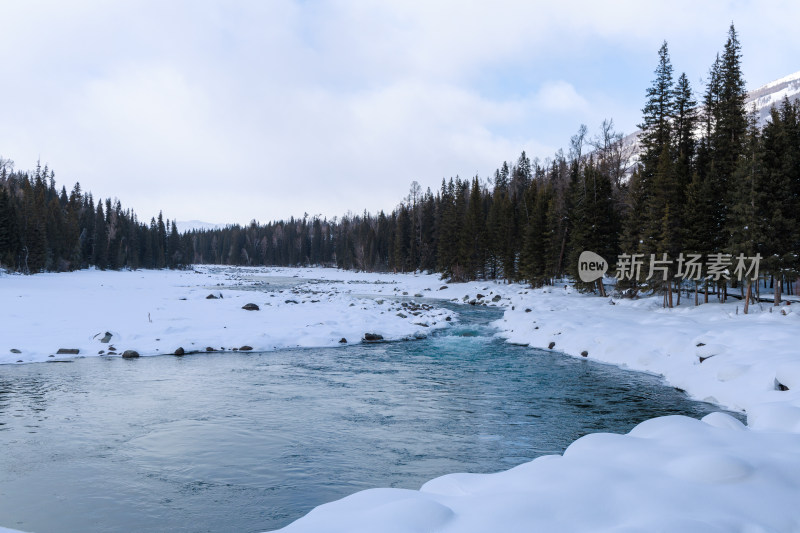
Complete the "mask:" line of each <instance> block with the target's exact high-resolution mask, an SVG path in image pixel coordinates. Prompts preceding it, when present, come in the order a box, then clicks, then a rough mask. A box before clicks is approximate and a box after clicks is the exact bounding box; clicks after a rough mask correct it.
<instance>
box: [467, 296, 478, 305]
mask: <svg viewBox="0 0 800 533" xmlns="http://www.w3.org/2000/svg"><path fill="white" fill-rule="evenodd" d="M477 303H478V301H477V300H475V299H474V298H473V299H472V300H470V301H469V305H475V304H477Z"/></svg>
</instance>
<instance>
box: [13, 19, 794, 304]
mask: <svg viewBox="0 0 800 533" xmlns="http://www.w3.org/2000/svg"><path fill="white" fill-rule="evenodd" d="M695 94H696V93H695V91H694V90H693V88H692V87H691V85H690V83H689V80H688V77H687V76H686V74H681V75H680V76H678V77H677V79H675V78H674V76H673V67H672V64H671V60H670V56H669V49H668V45H667V43H666V42H665V43H664V44H663V45H662V46H661V48H660V49H659V51H658V62H657V67H656V69H655V77H654V80H653V82H652V84H651V86H650V87H648V88H647V91H646V98H645V105H644V108H643V109H642V123H641V124H640V125H639V127H640V129H641V133H640V135H639V137H638V146H631V145H630V144H629V143H625V142H624V140H623V136H622V134H621V133H619V132H616V131H615V130H614V125H613V121H611V120H607V121H604V122H603V124H602V125H601V126H600V128H599V130H598V132H597V133H595V134H592V135H590V134H589V133H588V130H587V128H586V127H585V126H581V127H580V128H579V129H578V131H577V133H576V134H575V135H574V136H573V137H572V138H571V139H570V143H569V148H568V150H567V152H566V153H565V152H564V151H563V150H559V151H558V152H557V153H556V154H555V155H554V156H552V157H549V158H546V159H545V160H540V159H538V158H534V159H533V160H531V159H530V158H529V157H528V155H527V154H526V153H525V152H522V154H521V155H520V156H519V158H518V159H517V160H516V161H514V162H504V163H502V165H500V167H499V168H498V169H497V170H495V171H494V173H493V174H492V175H491V176H488V177H486V178H481V177H479V176H475V177H473V178H471V179H462V178H460V177H458V176H456V177H454V178H450V179H447V180H444V179H443V180H442V182H441V185H440V186H439V187H438V188H437V189H436V190H435V191H432V190H431V189H430V188H428V189H427V190H425V191H424V192H423V191H422V189H421V187H420V186H419V184H418V183H416V182H414V183H412V186H411V189H410V191H409V194H408V196H407V197H406V198H404V199H403V200H402V201H401V202H400V203H399V205H398V206H397V207H396V208H395V209H394V210H393V211H392V212H390V213H385V212H383V211H380V212H378V213H377V214H371V213H368V212H364V213H362V214H347V215H345V216H342V217H340V218H339V217H336V218H333V219H327V218H324V217H319V216H314V217H309V216H307V215H306V216H303V217H302V218H290V219H289V220H279V221H273V222H269V223H266V224H259V223H256V222H255V221H253V222H251V223H250V224H249V225H246V226H239V225H231V226H228V227H226V228H222V229H213V230H194V231H189V232H187V233H184V234H183V235H178V233H177V229H176V227H175V225H174V223H173V224H172V225H170V224H169V222H167V225H166V226H164V224H163V222H162V220H161V216H159V219H158V221H157V222H156V221H155V220H151V222H150V225H146V224H141V223H139V222H137V221H136V217H135V215H134V214H133V213H131V212H130V211H122V210H121V208H120V207H119V202H116V203H114V204H112V203H111V202H110V201H108V200H107V201H106V202H105V209H103V203H102V202H99V203H98V205H97V206H93V205H92V203H91V195H88V194H80V191H79V189H78V191H77V192H76V191H73V193H72V194H70V195H66V191H64V190H63V189H62V192H61V194H55V189H54V187H53V186H52V173H51V176H50V178H49V179H50V181H51V183H49V184H48V183H47V180H48V177H47V171H46V170H45V171H44V172H43V173H42V172H40V171H39V169H37V171H36V173H34V176H33V177H27V176H26V177H23V175H21V174H20V173H15V174H14V176H16V177H14V178H12V177H11V175H9V177H6V174H5V173H4V174H2V176H0V179H2V181H0V185H2V187H0V190H4V191H5V192H0V217H4V218H3V219H2V220H3V226H2V227H3V228H6V227H10V226H7V225H6V222H5V220H6V217H7V216H8V215H7V214H5V215H4V213H8V209H7V208H6V207H4V206H5V205H8V198H10V199H11V200H12V201H11V203H13V204H15V206H14V209H15V210H16V215H15V216H16V217H17V219H16V220H17V221H16V224H17V225H16V226H14V227H15V228H16V229H15V230H14V231H13V232H11V233H15V234H16V235H17V237H14V238H13V239H12V241H13V246H11V245H10V244H9V242H11V241H9V240H8V237H7V236H6V235H7V234H8V233H9V232H6V231H4V232H3V234H2V235H0V261H2V262H3V264H5V265H10V266H12V267H13V268H17V269H20V268H21V267H22V264H21V263H20V260H19V258H20V257H21V256H20V250H22V249H27V252H26V253H27V254H28V262H27V264H26V266H25V269H27V270H29V271H36V270H37V269H70V268H78V267H83V266H87V265H90V264H92V265H96V266H99V267H101V268H120V267H131V268H137V267H156V268H159V267H179V266H181V265H184V264H189V263H208V264H226V265H276V266H301V265H322V266H336V267H339V268H344V269H358V270H366V271H397V272H410V271H415V270H422V271H431V272H439V273H441V274H442V275H443V276H444V277H445V278H447V279H450V280H454V281H466V280H472V279H504V280H508V281H524V282H529V283H530V284H532V285H533V286H541V285H543V284H549V283H554V282H555V280H557V279H560V278H561V277H563V276H565V275H569V276H571V277H573V278H574V279H577V267H578V256H579V254H580V253H581V252H582V251H584V250H592V251H594V252H596V253H598V254H600V255H601V256H603V257H604V258H606V259H609V260H610V261H611V262H612V263H613V262H614V261H615V260H616V258H617V257H618V256H619V254H621V253H626V254H642V256H643V257H644V260H645V267H644V268H645V270H646V269H647V268H648V266H649V260H650V254H653V256H654V257H661V256H662V254H668V256H669V257H671V258H676V257H678V256H679V255H680V254H682V253H687V254H689V253H694V254H700V255H707V254H713V253H724V254H730V255H731V256H736V255H737V254H745V255H747V256H748V257H752V256H755V255H756V254H759V255H760V257H762V258H763V260H762V262H761V272H762V279H763V280H765V283H766V282H767V281H766V280H769V283H774V284H775V287H776V288H777V290H776V291H775V292H776V294H780V292H781V291H791V290H792V289H791V287H792V282H793V281H795V280H796V279H797V277H798V270H799V269H800V261H798V251H799V250H800V219H799V217H800V106H798V104H797V103H791V102H789V101H788V100H786V99H785V100H784V101H783V102H782V103H781V105H780V106H778V107H777V108H773V109H772V111H771V115H770V120H768V121H767V123H766V124H765V125H764V126H763V128H760V127H759V126H758V124H757V123H756V116H755V110H754V109H753V110H748V109H746V106H745V100H746V97H747V92H746V90H745V82H744V78H743V75H742V71H741V45H740V43H739V40H738V36H737V34H736V31H735V28H734V27H733V25H731V27H730V29H729V32H728V35H727V40H726V42H725V45H724V48H723V50H722V52H721V53H720V54H717V57H716V58H715V59H714V61H713V62H712V64H711V68H710V70H709V74H708V78H707V82H706V86H705V87H704V90H703V92H702V95H701V97H700V98H699V99H700V100H701V101H700V102H698V101H697V100H698V98H696V97H695ZM39 174H44V176H39ZM26 183H27V185H25V184H26ZM31 195H32V198H33V199H32V200H26V198H28V197H29V196H31ZM4 198H5V199H4ZM29 204H30V205H29ZM101 221H102V222H101ZM57 228H60V229H57ZM42 235H45V236H46V238H43V237H42ZM51 235H52V236H53V238H54V240H53V241H50V236H51ZM37 239H39V240H38V241H37ZM40 241H41V242H40ZM45 241H46V242H45ZM51 242H52V244H48V243H51ZM34 247H35V248H36V254H35V256H36V258H35V260H33V261H32V260H31V252H32V249H33V248H34ZM612 266H613V265H612ZM677 274H678V272H677V271H676V267H675V266H674V265H673V266H670V267H669V276H668V280H666V281H664V280H657V281H656V280H650V281H647V282H644V281H640V280H628V281H625V282H623V281H621V282H620V283H619V284H618V285H619V288H620V289H625V290H627V291H628V292H629V293H636V292H637V291H640V290H643V289H653V290H657V291H661V293H662V294H664V297H665V300H664V302H665V305H669V306H671V305H673V301H672V298H673V293H676V294H677V295H678V297H680V291H676V289H678V288H679V286H677V283H676V281H675V280H676V279H677V278H676V277H675V276H676V275H677ZM732 282H733V284H732V286H733V287H736V286H737V284H736V280H735V279H733V280H732ZM578 285H579V287H581V288H583V289H587V290H597V291H600V292H601V293H602V292H603V290H604V288H603V286H602V284H601V283H598V284H584V283H580V282H579V283H578ZM683 286H684V287H685V286H686V285H685V284H683ZM693 287H694V289H695V299H696V300H697V298H698V292H699V291H700V290H702V291H703V292H704V293H705V296H704V298H705V299H706V301H707V299H708V293H709V291H712V292H717V293H718V294H719V295H720V298H721V299H723V300H724V298H725V297H726V296H727V290H728V283H726V282H725V279H724V278H723V279H722V280H719V281H718V282H716V283H712V282H710V281H709V280H708V279H705V280H702V281H700V282H695V283H694V284H693ZM752 289H753V287H752V284H751V283H746V284H742V285H741V286H740V290H741V293H742V297H746V298H747V300H746V301H748V302H749V301H750V300H751V299H752V298H754V296H753V294H752ZM745 290H747V294H746V295H745ZM757 290H758V288H757V286H756V291H757Z"/></svg>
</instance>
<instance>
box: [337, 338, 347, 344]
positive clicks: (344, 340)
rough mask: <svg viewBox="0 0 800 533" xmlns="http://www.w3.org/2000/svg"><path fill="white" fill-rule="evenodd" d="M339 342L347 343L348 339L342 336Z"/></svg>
mask: <svg viewBox="0 0 800 533" xmlns="http://www.w3.org/2000/svg"><path fill="white" fill-rule="evenodd" d="M339 344H347V339H345V338H344V337H342V338H341V339H339Z"/></svg>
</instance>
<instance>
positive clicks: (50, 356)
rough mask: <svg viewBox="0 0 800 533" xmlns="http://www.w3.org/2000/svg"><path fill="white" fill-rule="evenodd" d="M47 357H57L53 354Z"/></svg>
mask: <svg viewBox="0 0 800 533" xmlns="http://www.w3.org/2000/svg"><path fill="white" fill-rule="evenodd" d="M47 357H55V355H52V354H51V355H48V356H47Z"/></svg>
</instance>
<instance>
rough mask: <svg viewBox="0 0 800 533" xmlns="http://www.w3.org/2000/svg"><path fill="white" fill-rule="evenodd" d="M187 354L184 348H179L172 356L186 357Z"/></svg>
mask: <svg viewBox="0 0 800 533" xmlns="http://www.w3.org/2000/svg"><path fill="white" fill-rule="evenodd" d="M184 354H186V350H184V349H183V347H182V346H178V348H177V349H176V350H175V351H174V352H172V355H184Z"/></svg>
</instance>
